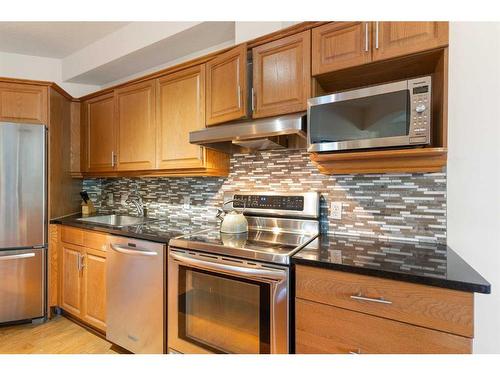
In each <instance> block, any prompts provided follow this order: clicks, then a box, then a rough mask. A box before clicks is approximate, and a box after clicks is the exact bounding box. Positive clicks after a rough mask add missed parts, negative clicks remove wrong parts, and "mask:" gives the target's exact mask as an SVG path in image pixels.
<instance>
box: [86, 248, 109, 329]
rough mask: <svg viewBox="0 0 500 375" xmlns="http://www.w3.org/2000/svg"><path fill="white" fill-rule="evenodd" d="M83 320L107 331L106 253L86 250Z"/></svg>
mask: <svg viewBox="0 0 500 375" xmlns="http://www.w3.org/2000/svg"><path fill="white" fill-rule="evenodd" d="M82 284H83V287H82V289H83V293H82V297H83V309H82V310H83V314H82V319H83V320H85V321H86V322H87V323H89V324H90V325H92V326H94V327H95V328H98V329H100V330H102V331H105V330H106V253H104V252H102V251H98V250H92V249H87V248H86V249H85V258H84V261H83V282H82Z"/></svg>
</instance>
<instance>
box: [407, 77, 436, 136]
mask: <svg viewBox="0 0 500 375" xmlns="http://www.w3.org/2000/svg"><path fill="white" fill-rule="evenodd" d="M408 89H409V91H410V107H411V112H410V116H411V118H410V143H412V144H428V143H430V137H431V91H432V90H431V77H422V78H416V79H412V80H409V81H408Z"/></svg>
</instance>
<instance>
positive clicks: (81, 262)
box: [80, 254, 85, 270]
mask: <svg viewBox="0 0 500 375" xmlns="http://www.w3.org/2000/svg"><path fill="white" fill-rule="evenodd" d="M84 260H85V257H84V255H83V254H80V267H81V270H83V269H84V268H85V262H84Z"/></svg>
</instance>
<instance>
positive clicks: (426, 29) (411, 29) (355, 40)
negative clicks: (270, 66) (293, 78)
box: [312, 22, 448, 76]
mask: <svg viewBox="0 0 500 375" xmlns="http://www.w3.org/2000/svg"><path fill="white" fill-rule="evenodd" d="M447 44H448V23H447V22H331V23H328V24H326V25H323V26H320V27H316V28H314V29H313V30H312V75H313V76H316V75H321V74H324V73H328V72H333V71H337V70H341V69H345V68H350V67H354V66H359V65H363V64H366V63H370V62H372V61H378V60H384V59H389V58H393V57H399V56H404V55H410V54H413V53H416V52H421V51H427V50H431V49H435V48H438V47H442V46H445V45H447Z"/></svg>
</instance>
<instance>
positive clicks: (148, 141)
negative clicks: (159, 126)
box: [115, 80, 156, 171]
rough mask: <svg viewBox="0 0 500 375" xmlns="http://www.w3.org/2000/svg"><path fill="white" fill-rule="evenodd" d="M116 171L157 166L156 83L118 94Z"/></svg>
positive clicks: (125, 89)
mask: <svg viewBox="0 0 500 375" xmlns="http://www.w3.org/2000/svg"><path fill="white" fill-rule="evenodd" d="M115 101H116V124H117V126H116V133H117V134H116V137H117V139H116V146H117V148H116V152H117V155H116V169H117V170H119V171H126V170H142V169H152V168H154V166H155V131H156V126H155V82H154V80H150V81H146V82H141V83H138V84H135V85H130V86H126V87H123V88H120V89H118V90H116V91H115Z"/></svg>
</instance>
